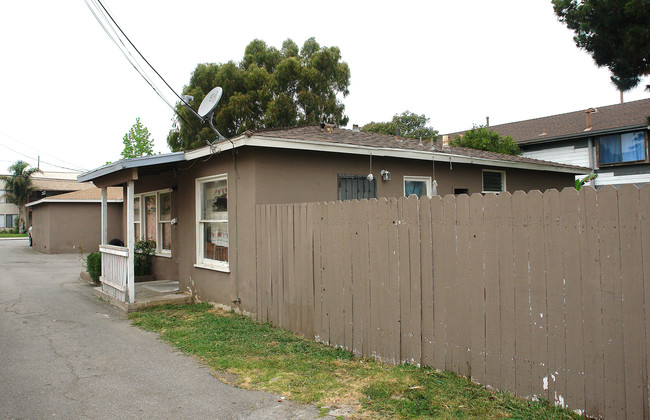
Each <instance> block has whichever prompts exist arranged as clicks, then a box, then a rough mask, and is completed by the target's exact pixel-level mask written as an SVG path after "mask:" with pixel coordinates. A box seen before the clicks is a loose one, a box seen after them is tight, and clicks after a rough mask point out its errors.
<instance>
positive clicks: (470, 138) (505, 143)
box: [450, 125, 521, 155]
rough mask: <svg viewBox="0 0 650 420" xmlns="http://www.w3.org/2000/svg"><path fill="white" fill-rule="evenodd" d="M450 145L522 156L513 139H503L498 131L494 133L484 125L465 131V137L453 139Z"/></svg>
mask: <svg viewBox="0 0 650 420" xmlns="http://www.w3.org/2000/svg"><path fill="white" fill-rule="evenodd" d="M450 144H451V145H452V146H457V147H467V148H468V149H478V150H486V151H488V152H496V153H503V154H506V155H519V154H521V149H520V148H519V146H518V145H517V143H516V142H515V141H514V140H513V139H512V137H510V136H506V137H502V136H501V135H500V134H499V133H497V132H496V131H492V130H490V129H488V128H487V127H485V126H482V125H481V126H476V125H475V126H474V127H472V129H471V130H467V131H465V134H464V135H462V136H457V137H455V138H454V139H452V140H451V142H450Z"/></svg>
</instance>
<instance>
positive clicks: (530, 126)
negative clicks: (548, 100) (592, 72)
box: [490, 99, 650, 143]
mask: <svg viewBox="0 0 650 420" xmlns="http://www.w3.org/2000/svg"><path fill="white" fill-rule="evenodd" d="M592 109H595V110H596V111H595V112H591V114H590V115H591V117H590V118H591V127H592V128H591V129H590V130H585V129H586V128H587V127H588V126H587V115H586V112H585V111H586V109H583V110H580V111H574V112H569V113H566V114H559V115H551V116H548V117H542V118H535V119H532V120H526V121H518V122H513V123H508V124H499V125H494V126H490V130H492V131H496V132H497V133H499V134H500V135H502V136H504V137H505V136H511V137H512V138H513V139H514V140H515V141H517V142H518V143H529V142H530V143H532V142H545V141H550V140H559V139H561V138H567V137H582V136H588V135H590V134H592V133H597V132H606V131H609V130H615V129H627V128H638V127H643V126H647V125H648V122H647V118H648V116H650V99H641V100H639V101H633V102H625V103H622V104H616V105H609V106H604V107H600V108H592Z"/></svg>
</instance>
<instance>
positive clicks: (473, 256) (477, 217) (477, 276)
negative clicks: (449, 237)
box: [468, 194, 487, 384]
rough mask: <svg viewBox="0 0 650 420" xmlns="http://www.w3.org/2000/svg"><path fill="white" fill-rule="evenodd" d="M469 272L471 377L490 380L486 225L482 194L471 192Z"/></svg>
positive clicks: (480, 380) (480, 381) (484, 381)
mask: <svg viewBox="0 0 650 420" xmlns="http://www.w3.org/2000/svg"><path fill="white" fill-rule="evenodd" d="M469 234H470V240H469V248H470V253H469V261H468V263H469V264H468V265H469V270H470V271H469V274H470V279H469V282H470V290H471V292H470V301H469V302H470V304H469V312H470V314H469V316H470V324H469V330H470V349H471V350H470V353H471V354H470V367H471V371H472V372H471V377H472V379H474V380H476V381H478V382H479V383H482V384H484V383H487V382H486V378H485V369H486V360H485V269H484V266H483V256H484V255H485V249H484V243H485V224H484V223H483V196H482V195H481V194H472V196H471V197H470V199H469Z"/></svg>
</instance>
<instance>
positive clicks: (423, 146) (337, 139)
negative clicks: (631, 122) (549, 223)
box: [247, 125, 585, 170]
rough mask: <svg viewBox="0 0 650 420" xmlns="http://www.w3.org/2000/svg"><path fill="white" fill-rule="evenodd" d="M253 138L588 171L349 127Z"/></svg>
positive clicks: (290, 130) (286, 131) (306, 128)
mask: <svg viewBox="0 0 650 420" xmlns="http://www.w3.org/2000/svg"><path fill="white" fill-rule="evenodd" d="M247 135H248V136H249V137H250V136H253V135H254V136H262V137H269V138H280V139H290V140H304V141H315V142H324V143H338V144H348V145H356V146H366V147H376V148H386V149H402V150H414V151H423V152H434V153H440V154H449V155H457V156H465V157H474V158H482V159H490V160H496V161H507V162H518V163H532V164H538V165H549V166H554V167H562V168H572V169H580V170H584V169H585V168H582V167H580V166H574V165H564V164H559V163H556V162H548V161H544V160H538V159H531V158H526V157H523V156H512V155H504V154H501V153H493V152H486V151H483V150H475V149H467V148H463V147H449V148H442V147H440V146H439V145H436V144H433V145H432V143H431V142H430V141H422V142H420V141H419V140H415V139H407V138H401V137H400V138H397V137H395V136H390V135H386V134H378V133H369V132H365V131H353V130H348V129H345V128H338V127H337V128H333V129H332V130H331V132H330V131H328V130H327V129H323V128H321V127H320V126H317V125H310V126H302V127H291V128H278V129H268V130H258V131H254V132H249V133H248V134H247Z"/></svg>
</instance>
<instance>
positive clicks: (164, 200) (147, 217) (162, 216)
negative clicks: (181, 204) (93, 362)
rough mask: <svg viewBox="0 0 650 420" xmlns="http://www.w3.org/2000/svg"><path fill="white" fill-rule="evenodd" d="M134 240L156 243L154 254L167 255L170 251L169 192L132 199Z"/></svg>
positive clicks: (146, 194) (142, 195) (156, 192)
mask: <svg viewBox="0 0 650 420" xmlns="http://www.w3.org/2000/svg"><path fill="white" fill-rule="evenodd" d="M133 228H134V231H135V240H136V241H139V240H146V241H155V242H156V253H157V254H159V255H169V254H170V253H171V250H172V246H171V245H172V236H171V230H172V229H171V192H170V191H169V190H163V191H155V192H149V193H144V194H139V195H137V196H136V197H135V198H134V199H133Z"/></svg>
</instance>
